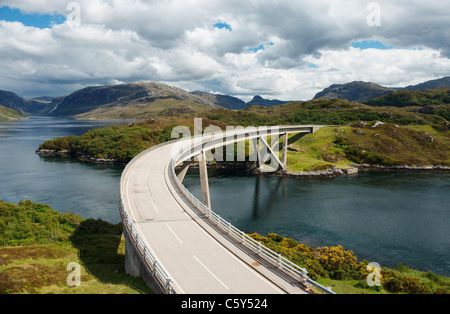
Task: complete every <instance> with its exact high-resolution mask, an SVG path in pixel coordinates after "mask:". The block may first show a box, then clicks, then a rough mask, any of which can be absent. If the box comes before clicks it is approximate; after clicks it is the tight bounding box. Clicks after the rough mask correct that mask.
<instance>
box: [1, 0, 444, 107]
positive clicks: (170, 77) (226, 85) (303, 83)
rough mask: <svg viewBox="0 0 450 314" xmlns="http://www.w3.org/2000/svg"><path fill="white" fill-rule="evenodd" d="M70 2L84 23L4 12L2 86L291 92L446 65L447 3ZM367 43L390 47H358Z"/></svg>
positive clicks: (10, 2) (21, 5) (9, 0)
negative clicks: (142, 84)
mask: <svg viewBox="0 0 450 314" xmlns="http://www.w3.org/2000/svg"><path fill="white" fill-rule="evenodd" d="M69 2H70V1H67V2H65V1H61V0H45V1H44V0H3V1H2V4H3V5H7V6H9V7H11V8H17V9H20V10H21V12H23V13H24V14H25V13H26V14H45V15H55V16H61V15H63V16H67V15H68V14H69V13H70V12H69V11H68V10H67V5H68V4H69ZM76 2H77V3H79V4H80V8H81V12H80V25H79V26H70V25H69V24H68V23H67V22H65V23H60V24H58V25H53V26H51V27H47V28H39V27H32V26H25V25H23V24H22V23H20V22H6V21H0V53H1V55H2V61H3V62H2V65H0V89H8V90H12V91H15V92H17V93H19V94H20V95H24V96H40V95H50V94H51V95H53V96H56V95H63V94H67V93H70V92H73V91H74V90H75V89H77V88H80V87H83V86H87V85H102V84H110V83H114V82H131V81H140V80H150V81H152V80H153V81H160V82H165V83H168V84H171V85H175V86H178V87H181V88H186V89H190V90H193V89H200V90H205V91H215V92H220V93H224V94H234V95H236V96H242V97H243V98H251V96H252V95H256V94H260V95H263V96H266V97H269V98H280V99H284V100H295V99H309V98H312V97H313V96H314V95H315V93H317V92H318V91H320V90H322V89H323V88H325V87H327V86H329V85H331V84H334V83H345V82H349V81H354V80H366V81H373V82H376V83H379V84H387V85H390V86H396V85H398V86H400V85H409V84H412V83H419V82H422V81H425V80H427V79H433V78H438V77H441V76H447V75H449V73H450V66H449V62H448V57H450V48H449V46H448V45H449V43H450V31H448V29H450V25H449V24H450V13H448V10H447V9H446V4H445V2H446V1H427V2H426V3H424V2H423V1H418V0H413V1H406V0H397V1H387V0H383V1H378V2H377V3H379V4H380V8H381V11H380V14H381V15H380V21H381V26H379V27H370V26H369V25H368V24H367V16H368V14H370V12H369V11H368V10H367V5H368V3H369V2H370V1H367V2H365V1H356V0H351V1H348V0H346V1H344V0H302V1H286V0H281V1H274V0H246V1H237V0H228V1H219V0H210V1H200V0H183V1H179V0H165V1H162V0H154V1H144V0H78V1H76ZM0 20H1V17H0ZM369 42H376V43H379V47H389V48H391V49H366V48H370V47H368V46H367V45H366V46H364V45H363V46H361V45H360V46H358V45H355V43H366V44H367V43H369ZM352 43H353V46H352ZM358 47H359V48H364V49H359V48H358ZM260 48H261V49H260ZM374 48H377V47H376V46H375V47H374ZM411 48H420V50H419V49H416V50H414V49H411Z"/></svg>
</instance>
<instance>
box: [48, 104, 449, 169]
mask: <svg viewBox="0 0 450 314" xmlns="http://www.w3.org/2000/svg"><path fill="white" fill-rule="evenodd" d="M195 117H199V118H202V119H203V123H204V126H203V127H206V126H208V125H210V124H213V125H217V126H219V127H220V128H221V129H222V130H225V128H226V126H227V125H231V126H238V125H240V126H262V125H289V124H315V125H342V126H340V127H327V128H323V129H322V130H320V131H319V132H318V133H316V134H314V135H308V136H305V137H304V138H302V139H299V138H297V137H293V138H291V139H290V142H289V144H290V145H291V148H292V149H291V151H290V152H289V154H288V168H289V170H291V171H314V170H324V169H325V168H327V167H332V166H336V167H338V168H347V167H349V165H353V164H355V163H357V164H360V163H369V164H377V165H421V166H422V165H427V166H433V165H445V166H447V165H448V164H449V157H448V152H449V151H450V144H449V132H448V126H447V121H446V120H445V119H444V118H443V117H440V116H436V115H433V114H419V113H415V112H409V111H407V110H405V109H403V108H390V107H389V108H383V107H370V106H367V105H361V104H357V103H354V102H349V101H345V100H336V99H335V100H323V99H320V100H314V101H309V102H293V103H288V104H284V105H280V106H275V107H270V108H266V107H255V106H253V107H250V108H248V109H245V110H239V111H235V110H228V109H213V110H208V111H205V112H203V113H196V114H174V115H170V116H166V117H161V118H159V119H157V120H146V121H143V122H138V123H134V124H130V125H124V126H120V127H117V126H116V127H109V128H105V129H100V130H93V131H89V132H87V133H86V134H84V135H82V136H79V137H75V136H72V137H66V138H58V139H54V140H50V141H47V142H45V143H43V144H41V145H40V148H39V150H40V151H41V152H43V151H46V152H48V151H50V152H52V151H59V152H61V151H65V152H69V153H71V154H76V153H79V154H83V155H88V156H91V157H94V158H97V159H111V160H117V161H123V162H127V161H129V160H131V159H132V158H134V157H135V156H136V155H137V154H139V153H140V152H141V151H143V150H145V149H147V148H149V147H151V146H153V145H156V144H159V143H161V142H164V141H167V140H170V139H171V132H172V129H173V128H174V127H175V126H178V125H183V126H189V127H191V129H192V127H193V122H194V118H195ZM360 121H372V122H367V123H363V122H360ZM375 121H382V122H383V124H377V125H375ZM439 125H440V126H441V127H437V126H439ZM433 126H436V127H433ZM191 132H192V131H191Z"/></svg>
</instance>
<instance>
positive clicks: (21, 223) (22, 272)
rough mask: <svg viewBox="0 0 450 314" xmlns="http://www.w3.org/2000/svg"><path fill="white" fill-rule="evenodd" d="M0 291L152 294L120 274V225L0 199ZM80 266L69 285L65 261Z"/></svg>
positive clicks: (122, 242)
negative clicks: (77, 277) (73, 283)
mask: <svg viewBox="0 0 450 314" xmlns="http://www.w3.org/2000/svg"><path fill="white" fill-rule="evenodd" d="M0 226H1V228H2V229H0V243H1V246H0V293H2V294H10V293H27V294H28V293H39V294H41V293H57V294H66V293H69V294H77V293H79V294H101V293H112V294H117V293H121V294H122V293H126V294H136V293H152V291H150V290H149V289H148V287H147V286H146V285H145V283H144V282H143V281H142V280H141V279H140V278H132V277H129V276H128V275H127V274H126V273H125V240H124V239H123V237H122V225H121V224H110V223H108V222H105V221H102V220H94V219H83V218H81V217H79V216H77V215H74V214H71V213H68V214H59V213H58V212H56V211H55V210H53V209H51V208H50V207H49V206H47V205H44V204H38V203H33V202H31V201H21V202H20V203H19V204H18V205H15V204H11V203H6V202H4V201H0ZM70 263H77V264H79V265H80V267H81V280H80V284H81V285H80V286H75V287H69V285H68V284H67V277H68V276H69V275H70V273H71V271H68V270H67V265H69V264H70Z"/></svg>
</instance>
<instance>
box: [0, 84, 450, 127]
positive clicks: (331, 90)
mask: <svg viewBox="0 0 450 314" xmlns="http://www.w3.org/2000/svg"><path fill="white" fill-rule="evenodd" d="M439 87H450V77H444V78H442V79H438V80H433V81H428V82H424V83H422V84H419V85H415V86H408V87H405V88H389V87H383V86H381V85H378V84H375V83H370V82H351V83H347V84H341V85H337V84H336V85H332V86H330V87H328V88H326V89H324V90H323V91H322V92H320V93H318V94H317V95H316V96H315V97H314V99H319V98H325V99H344V100H348V101H353V102H359V103H366V104H370V105H375V103H376V102H372V103H369V102H368V101H369V100H372V99H375V98H378V97H381V96H386V95H391V94H393V93H395V92H398V91H406V90H410V91H417V90H424V89H436V88H439ZM396 99H398V97H397V98H396ZM289 102H290V101H281V100H276V99H274V100H268V99H264V98H262V97H261V96H255V97H254V98H253V99H252V100H251V101H249V102H244V101H243V100H241V99H239V98H237V97H233V96H228V95H218V94H212V93H206V92H201V91H195V92H192V93H190V92H187V91H185V90H182V89H180V88H176V87H173V86H169V85H165V84H162V83H155V82H140V83H128V84H119V85H109V86H92V87H86V88H84V89H81V90H78V91H75V92H74V93H72V94H70V95H67V96H61V97H38V98H34V99H25V98H22V97H20V96H18V95H16V94H14V93H12V92H9V91H0V106H3V107H6V108H10V109H13V110H15V111H17V112H18V113H20V114H22V115H48V116H57V117H71V118H83V119H88V118H97V119H142V120H143V119H149V118H153V117H157V116H168V115H172V114H177V113H196V112H202V111H205V110H209V109H214V108H226V109H232V110H242V109H246V108H248V107H251V106H263V107H273V106H277V105H282V104H285V103H289ZM388 104H389V102H386V101H383V105H385V106H386V105H388Z"/></svg>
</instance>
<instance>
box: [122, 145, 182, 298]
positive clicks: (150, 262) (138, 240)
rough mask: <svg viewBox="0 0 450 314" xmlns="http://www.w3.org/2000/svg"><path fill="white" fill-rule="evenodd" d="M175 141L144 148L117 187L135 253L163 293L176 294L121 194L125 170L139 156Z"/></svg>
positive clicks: (125, 225) (171, 280)
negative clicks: (140, 232)
mask: <svg viewBox="0 0 450 314" xmlns="http://www.w3.org/2000/svg"><path fill="white" fill-rule="evenodd" d="M173 142H175V141H170V142H167V143H162V144H159V145H156V146H153V147H151V148H150V149H147V150H145V151H144V152H142V153H140V154H139V155H137V156H136V157H135V158H134V159H133V160H132V161H130V162H129V163H128V165H127V166H126V167H125V170H124V171H123V173H122V178H121V181H120V182H121V183H120V187H119V211H120V215H121V217H122V222H123V226H124V228H125V229H126V231H127V234H128V236H129V237H130V238H131V239H130V240H131V242H132V244H133V245H134V248H135V250H136V253H137V254H138V255H139V256H140V260H141V261H142V262H143V264H144V265H145V267H146V269H147V271H148V272H149V273H150V274H151V275H152V277H153V278H154V280H155V283H156V284H157V285H158V286H159V288H160V289H161V290H162V291H164V293H165V294H176V291H175V289H174V287H173V282H174V281H173V279H172V277H171V276H170V274H169V272H168V271H167V270H166V269H165V268H164V266H163V264H162V263H161V262H160V261H159V260H158V257H157V256H156V254H155V253H154V252H153V251H152V250H151V249H150V248H149V246H148V245H147V244H146V243H145V241H144V239H143V238H142V236H141V235H140V234H139V231H138V229H137V228H136V224H135V223H134V221H133V219H132V217H131V215H130V212H129V210H128V208H127V205H126V201H125V200H124V198H123V194H122V187H121V185H122V182H123V179H124V176H125V175H126V174H127V171H128V170H129V169H131V168H132V167H133V165H134V164H135V163H136V161H137V160H139V158H140V157H142V156H144V155H146V154H148V153H149V152H151V151H153V150H156V149H158V148H160V147H162V146H165V145H169V144H172V143H173Z"/></svg>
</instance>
